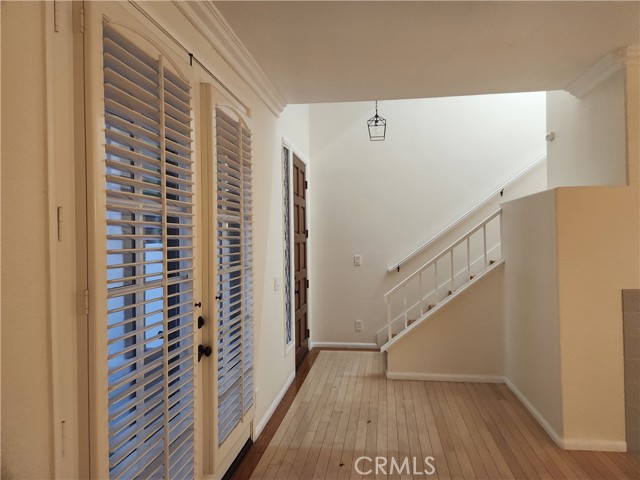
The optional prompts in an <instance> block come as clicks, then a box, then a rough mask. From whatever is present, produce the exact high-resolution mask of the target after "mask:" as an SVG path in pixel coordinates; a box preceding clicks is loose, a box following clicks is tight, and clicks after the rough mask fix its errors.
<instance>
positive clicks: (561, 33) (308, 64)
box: [215, 1, 640, 103]
mask: <svg viewBox="0 0 640 480" xmlns="http://www.w3.org/2000/svg"><path fill="white" fill-rule="evenodd" d="M215 6H216V8H217V9H218V12H219V13H220V14H221V15H223V16H224V21H225V23H226V25H228V26H229V28H230V29H233V32H235V36H237V38H238V39H239V42H242V45H244V46H245V47H246V49H247V50H248V51H249V52H251V57H252V58H253V59H255V61H256V62H257V63H258V64H259V65H260V68H261V69H262V71H263V72H264V73H265V74H266V75H267V76H268V78H269V80H270V83H271V84H272V85H273V86H275V88H276V89H277V90H278V91H279V92H280V94H281V96H282V98H284V100H285V101H286V102H287V103H323V102H340V101H362V100H376V99H377V100H390V99H400V98H420V97H441V96H452V95H477V94H489V93H507V92H526V91H542V90H562V89H565V88H567V86H568V85H571V84H572V83H573V82H576V81H577V80H576V79H578V78H579V77H581V76H582V75H583V73H584V72H585V71H588V70H590V68H591V67H592V66H593V65H595V64H596V63H597V62H598V61H599V60H600V59H602V58H603V57H605V56H606V55H607V54H611V53H613V52H615V51H617V50H619V49H621V48H624V47H626V46H628V45H634V44H638V43H639V39H640V26H639V24H640V2H638V1H554V2H542V1H540V2H538V1H525V2H495V1H216V2H215Z"/></svg>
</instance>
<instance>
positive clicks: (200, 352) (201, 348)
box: [198, 345, 212, 362]
mask: <svg viewBox="0 0 640 480" xmlns="http://www.w3.org/2000/svg"><path fill="white" fill-rule="evenodd" d="M211 352H212V350H211V347H210V346H209V345H207V346H206V347H205V346H204V345H198V362H199V361H200V360H201V359H202V356H203V355H204V356H205V357H208V356H210V355H211Z"/></svg>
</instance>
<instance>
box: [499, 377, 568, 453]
mask: <svg viewBox="0 0 640 480" xmlns="http://www.w3.org/2000/svg"><path fill="white" fill-rule="evenodd" d="M505 383H506V385H507V387H509V390H511V391H512V392H513V394H514V395H515V396H516V397H518V400H520V402H522V404H523V405H524V406H525V408H526V409H527V410H528V411H529V413H530V414H531V415H533V418H535V419H536V421H537V422H538V423H539V424H540V426H541V427H542V428H543V429H544V431H545V432H547V434H548V435H549V436H550V437H551V440H553V441H554V443H555V444H556V445H557V446H558V447H560V448H564V439H563V438H562V437H561V436H560V435H559V434H558V432H556V431H555V429H554V428H553V427H552V426H551V425H550V424H549V422H547V419H546V418H544V416H543V415H542V414H541V413H540V412H539V411H538V409H537V408H536V407H534V406H533V404H532V403H531V402H530V401H529V399H528V398H527V397H525V396H524V394H523V393H522V392H521V391H520V390H519V389H518V387H516V386H515V384H514V383H513V382H512V381H511V380H509V378H505Z"/></svg>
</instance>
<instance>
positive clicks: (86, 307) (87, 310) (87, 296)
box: [84, 290, 89, 315]
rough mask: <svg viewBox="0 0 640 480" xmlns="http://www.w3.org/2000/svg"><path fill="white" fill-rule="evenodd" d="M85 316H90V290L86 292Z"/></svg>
mask: <svg viewBox="0 0 640 480" xmlns="http://www.w3.org/2000/svg"><path fill="white" fill-rule="evenodd" d="M84 314H85V315H89V290H85V291H84Z"/></svg>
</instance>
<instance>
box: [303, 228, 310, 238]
mask: <svg viewBox="0 0 640 480" xmlns="http://www.w3.org/2000/svg"><path fill="white" fill-rule="evenodd" d="M304 236H305V237H306V238H309V230H305V231H304Z"/></svg>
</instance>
